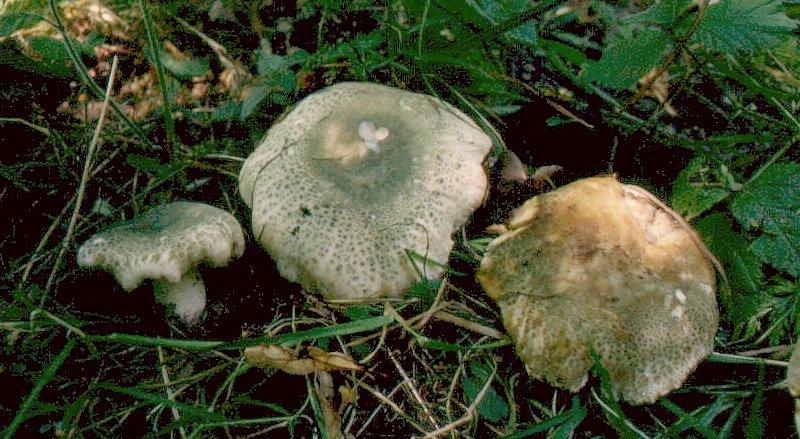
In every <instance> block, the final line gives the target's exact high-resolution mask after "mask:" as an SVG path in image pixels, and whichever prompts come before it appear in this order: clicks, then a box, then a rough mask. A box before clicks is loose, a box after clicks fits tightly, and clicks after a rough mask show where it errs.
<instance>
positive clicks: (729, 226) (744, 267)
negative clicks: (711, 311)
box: [695, 213, 765, 328]
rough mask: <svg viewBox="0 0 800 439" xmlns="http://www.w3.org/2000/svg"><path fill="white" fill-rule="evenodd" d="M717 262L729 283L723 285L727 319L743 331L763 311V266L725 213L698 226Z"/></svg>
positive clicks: (697, 224)
mask: <svg viewBox="0 0 800 439" xmlns="http://www.w3.org/2000/svg"><path fill="white" fill-rule="evenodd" d="M695 228H696V229H697V233H699V234H700V236H702V237H703V241H704V242H705V243H706V245H707V246H708V249H709V250H711V253H713V254H714V255H715V256H716V257H717V259H719V260H720V262H722V264H723V265H724V266H725V272H726V274H727V276H728V282H729V284H728V285H727V286H725V285H722V287H723V290H722V291H720V302H721V304H722V307H723V309H724V310H725V318H726V320H727V321H728V322H730V323H731V324H732V325H733V326H734V327H736V328H742V327H743V326H744V325H747V323H748V322H749V321H750V319H751V318H752V317H753V316H754V315H756V314H757V313H758V312H759V310H760V309H761V304H762V302H763V301H764V300H765V297H763V295H762V294H761V290H762V288H763V285H764V283H765V279H764V273H763V271H762V270H761V266H762V263H761V261H760V260H759V259H758V257H757V256H756V255H755V253H753V252H752V251H751V250H750V242H749V241H748V240H747V238H746V237H745V236H742V235H741V234H739V233H736V232H735V231H734V230H733V222H732V221H731V219H730V218H728V217H727V216H725V215H724V214H722V213H712V214H711V215H708V216H706V217H705V218H702V219H701V220H699V221H697V223H696V224H695Z"/></svg>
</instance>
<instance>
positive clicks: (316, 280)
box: [239, 83, 492, 299]
mask: <svg viewBox="0 0 800 439" xmlns="http://www.w3.org/2000/svg"><path fill="white" fill-rule="evenodd" d="M491 144H492V142H491V140H490V139H489V138H488V137H487V136H486V135H485V134H484V133H483V132H482V131H481V130H480V129H479V128H478V127H477V125H476V124H475V123H474V122H473V121H472V120H470V119H469V117H467V116H466V115H465V114H464V113H462V112H461V111H459V110H457V109H456V108H454V107H452V106H451V105H449V104H447V103H446V102H443V101H441V100H439V99H437V98H434V97H432V96H427V95H423V94H418V93H412V92H408V91H403V90H399V89H395V88H391V87H387V86H383V85H378V84H370V83H339V84H336V85H334V86H331V87H328V88H325V89H323V90H321V91H318V92H316V93H313V94H312V95H310V96H308V97H307V98H305V99H304V100H303V101H302V102H300V103H299V104H298V105H297V106H296V108H294V109H293V110H292V111H291V112H290V113H289V114H288V115H286V117H285V118H284V119H283V120H282V121H280V122H279V123H277V124H275V125H274V126H272V128H271V129H270V130H269V132H268V133H267V136H266V137H265V139H264V140H263V142H262V143H261V145H259V146H258V147H257V148H256V150H255V151H254V152H253V153H252V155H250V157H249V158H248V159H247V160H246V161H245V163H244V166H243V167H242V170H241V172H240V174H239V190H240V192H241V195H242V198H243V199H244V201H245V203H247V205H248V206H250V207H251V208H252V210H253V212H252V227H253V232H254V235H255V237H256V238H257V239H258V241H259V242H260V243H261V245H262V246H263V247H264V248H265V249H266V250H267V252H268V253H269V254H270V255H271V256H272V258H273V259H274V260H275V262H276V265H277V267H278V270H279V271H280V273H281V274H282V275H283V276H284V277H285V278H287V279H289V280H291V281H293V282H298V283H300V284H301V285H302V286H303V287H305V288H307V289H310V290H315V291H317V292H320V293H321V294H322V295H323V296H324V297H326V298H328V299H363V298H368V297H397V296H400V295H401V294H402V293H403V292H404V291H405V290H407V289H408V288H409V287H410V286H411V285H412V283H413V282H414V281H416V280H419V279H420V276H419V274H418V273H421V274H422V275H423V276H424V277H426V278H428V279H436V278H438V277H440V276H441V274H442V271H443V267H444V266H445V264H446V263H447V259H448V256H449V254H450V250H451V249H452V247H453V240H452V238H451V235H452V234H453V232H454V231H455V230H457V229H458V228H459V227H461V226H462V225H463V224H464V223H465V222H466V221H467V219H468V217H469V216H470V214H471V213H472V212H473V211H474V210H475V209H476V208H477V207H478V206H479V205H480V204H481V203H482V202H483V199H484V198H485V195H486V192H487V186H488V181H487V176H486V172H485V170H484V168H483V163H482V162H483V159H484V158H485V156H486V154H487V153H488V152H489V149H490V147H491ZM415 255H419V256H422V258H417V257H416V256H415Z"/></svg>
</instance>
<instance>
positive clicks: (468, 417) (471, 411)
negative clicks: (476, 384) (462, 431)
mask: <svg viewBox="0 0 800 439" xmlns="http://www.w3.org/2000/svg"><path fill="white" fill-rule="evenodd" d="M496 373H497V367H495V368H494V369H493V370H492V375H491V376H489V379H487V380H486V382H485V383H484V384H483V388H482V389H481V391H480V392H478V394H477V395H475V399H474V400H473V401H472V404H470V405H469V407H467V411H466V413H464V416H462V417H461V418H459V419H457V420H455V421H453V422H451V423H449V424H447V425H445V426H444V427H442V428H439V429H437V430H434V431H431V432H430V433H428V434H426V435H425V438H426V439H428V438H435V437H439V436H441V435H443V434H446V433H448V432H450V431H452V430H455V429H456V428H458V427H460V426H462V425H464V424H466V423H467V422H470V421H472V420H473V419H474V418H475V413H477V412H478V405H480V403H481V402H482V401H483V398H485V397H486V394H487V393H489V390H490V389H491V388H492V381H494V376H495V374H496Z"/></svg>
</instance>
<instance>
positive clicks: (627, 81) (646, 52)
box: [586, 25, 672, 89]
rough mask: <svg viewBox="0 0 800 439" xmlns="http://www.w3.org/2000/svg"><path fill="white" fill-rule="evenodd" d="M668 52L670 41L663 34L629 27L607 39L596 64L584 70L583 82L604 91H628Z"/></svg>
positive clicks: (657, 30)
mask: <svg viewBox="0 0 800 439" xmlns="http://www.w3.org/2000/svg"><path fill="white" fill-rule="evenodd" d="M671 50H672V38H671V37H670V36H669V34H667V33H666V32H664V31H663V30H661V29H659V28H656V27H644V28H642V27H639V26H634V25H629V26H626V27H625V29H624V30H623V31H621V32H617V33H615V34H613V35H612V36H611V38H610V39H609V42H608V44H607V45H606V47H605V48H604V49H603V55H602V56H601V58H600V61H597V62H593V63H590V64H589V66H588V67H587V68H586V78H587V79H588V80H590V81H594V82H597V83H599V84H601V85H604V86H606V87H611V88H616V89H623V88H628V87H631V86H633V85H634V84H636V81H638V80H639V78H641V77H642V76H644V75H645V74H647V72H649V71H650V70H651V69H652V68H653V67H656V66H657V65H659V64H660V63H661V61H663V60H664V58H666V57H667V55H669V53H670V51H671Z"/></svg>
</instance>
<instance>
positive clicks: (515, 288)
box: [477, 176, 719, 404]
mask: <svg viewBox="0 0 800 439" xmlns="http://www.w3.org/2000/svg"><path fill="white" fill-rule="evenodd" d="M710 260H711V261H716V260H715V259H713V256H712V255H711V254H710V253H709V252H708V250H707V249H706V248H705V246H704V245H703V243H702V242H701V241H700V239H699V238H698V237H697V235H696V234H695V232H694V231H693V230H692V229H691V228H690V227H689V226H688V225H687V224H686V222H685V221H684V220H683V219H682V218H680V217H679V216H678V215H677V214H676V213H675V212H673V211H672V210H670V209H669V208H667V207H666V206H665V205H664V204H663V203H661V202H660V201H658V199H656V198H655V197H654V196H653V195H652V194H650V193H649V192H647V191H645V190H644V189H642V188H640V187H638V186H631V185H623V184H620V183H619V182H618V181H617V180H616V178H615V177H613V176H601V177H594V178H587V179H584V180H580V181H577V182H574V183H572V184H569V185H567V186H564V187H562V188H560V189H558V190H556V191H553V192H550V193H547V194H543V195H540V196H538V197H535V198H533V199H531V200H529V201H527V202H526V203H525V204H523V205H522V206H521V207H519V208H518V209H517V210H516V211H515V212H514V213H513V214H512V217H511V218H510V220H509V225H508V231H507V232H506V233H504V234H502V235H501V236H499V237H498V238H496V239H495V240H494V241H493V242H492V243H491V244H490V245H489V246H488V248H487V252H486V254H485V255H484V259H483V261H482V263H481V267H480V269H479V271H478V275H477V276H478V280H479V281H480V283H481V285H482V286H483V288H484V290H485V291H486V292H487V293H488V295H489V296H490V297H492V299H494V300H495V301H496V302H497V304H498V306H499V307H500V311H501V313H502V316H503V323H504V325H505V327H506V329H507V330H508V332H509V333H510V335H511V337H512V339H513V340H514V343H515V346H516V350H517V353H518V354H519V356H520V357H521V358H522V360H523V361H524V362H525V364H526V366H527V369H528V372H529V374H530V375H531V376H532V377H534V378H537V379H545V380H547V381H548V382H550V383H551V384H553V385H555V386H558V387H563V388H567V389H570V390H572V391H577V390H578V389H580V388H581V387H583V386H584V384H585V383H586V381H587V378H588V372H589V370H590V369H591V367H592V365H593V363H594V362H593V359H592V354H591V352H592V350H594V352H596V354H597V356H598V358H599V360H600V363H601V366H602V367H603V368H605V370H606V371H607V372H608V375H609V378H610V382H611V385H612V389H613V390H614V392H615V394H616V395H618V396H621V397H622V398H623V399H625V400H627V401H629V402H631V403H635V404H641V403H649V402H653V401H655V400H656V399H658V398H659V397H661V396H663V395H665V394H667V393H669V392H670V391H672V390H674V389H676V388H678V387H680V386H681V385H682V384H683V381H684V380H685V379H686V377H687V375H688V374H689V373H691V372H692V370H694V368H695V367H696V365H697V364H698V363H699V362H700V361H701V360H702V359H703V358H704V357H706V356H707V355H708V354H709V353H710V352H711V351H712V349H713V345H714V334H715V332H716V329H717V321H718V318H719V315H718V310H717V302H716V294H715V277H714V271H713V268H712V266H711V264H710V262H709V261H710Z"/></svg>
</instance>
